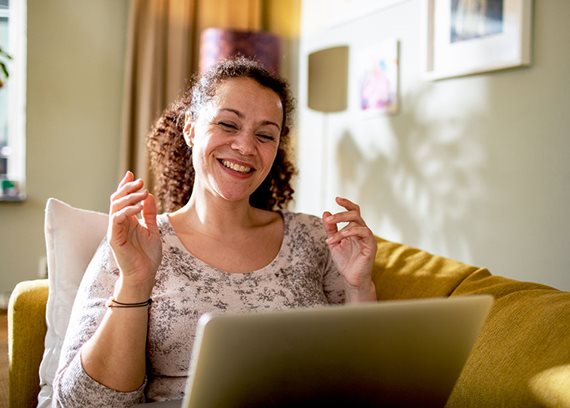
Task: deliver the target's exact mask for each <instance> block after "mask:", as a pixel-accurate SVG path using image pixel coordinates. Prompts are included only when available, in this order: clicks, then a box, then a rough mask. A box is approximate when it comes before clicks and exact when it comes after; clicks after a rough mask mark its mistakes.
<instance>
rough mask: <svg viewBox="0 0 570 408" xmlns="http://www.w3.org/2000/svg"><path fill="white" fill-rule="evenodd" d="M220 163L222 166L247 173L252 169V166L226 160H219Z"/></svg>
mask: <svg viewBox="0 0 570 408" xmlns="http://www.w3.org/2000/svg"><path fill="white" fill-rule="evenodd" d="M220 163H222V165H223V166H224V167H227V168H228V169H231V170H233V171H237V172H238V173H242V174H249V173H251V172H252V171H253V168H252V167H247V166H242V165H241V164H237V163H232V162H231V161H228V160H220Z"/></svg>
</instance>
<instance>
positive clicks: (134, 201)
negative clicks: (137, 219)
mask: <svg viewBox="0 0 570 408" xmlns="http://www.w3.org/2000/svg"><path fill="white" fill-rule="evenodd" d="M143 186H144V182H143V180H141V179H136V180H135V179H134V174H133V173H131V172H130V171H129V172H127V174H125V176H124V177H123V179H122V180H121V182H120V183H119V185H118V187H117V190H116V191H115V192H114V193H113V194H111V199H110V201H111V202H110V212H111V214H114V213H117V212H118V211H121V210H123V209H126V208H128V207H132V208H131V209H130V210H129V212H132V211H134V210H135V208H136V209H138V211H140V210H141V209H142V202H143V201H144V200H145V199H146V198H147V197H148V191H147V190H143V189H142V188H143ZM138 211H137V212H138ZM135 213H136V212H135Z"/></svg>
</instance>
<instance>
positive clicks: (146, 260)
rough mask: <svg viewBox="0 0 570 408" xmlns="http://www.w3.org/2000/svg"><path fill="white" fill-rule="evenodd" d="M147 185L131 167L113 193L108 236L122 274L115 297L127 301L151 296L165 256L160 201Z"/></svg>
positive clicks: (140, 299) (142, 299) (145, 298)
mask: <svg viewBox="0 0 570 408" xmlns="http://www.w3.org/2000/svg"><path fill="white" fill-rule="evenodd" d="M143 187H144V181H143V180H141V179H136V180H135V176H134V174H133V173H132V172H130V171H128V172H127V173H126V174H125V176H124V177H123V179H122V180H121V182H120V183H119V186H118V187H117V190H116V191H115V192H114V193H113V194H112V195H111V205H110V211H109V227H108V230H107V239H108V241H109V245H110V246H111V249H112V250H113V255H114V257H115V261H116V262H117V265H118V267H119V270H120V274H121V275H120V278H119V281H118V282H117V286H116V287H115V297H116V298H117V299H118V300H120V301H123V302H137V301H144V300H147V299H148V298H149V297H150V293H151V292H152V288H153V286H154V278H155V275H156V271H157V270H158V267H159V265H160V261H161V260H162V244H161V240H160V231H159V229H158V226H157V223H156V216H157V209H156V202H155V200H154V197H153V196H152V194H150V193H149V192H148V191H147V190H144V189H143ZM139 214H141V215H142V216H141V217H140V218H139V217H137V216H138V215H139Z"/></svg>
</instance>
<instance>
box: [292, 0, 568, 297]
mask: <svg viewBox="0 0 570 408" xmlns="http://www.w3.org/2000/svg"><path fill="white" fill-rule="evenodd" d="M421 1H422V0H383V1H370V0H359V1H356V0H352V1H350V0H349V1H346V0H344V1H343V0H305V1H303V8H302V16H303V20H302V37H301V43H300V57H299V58H300V75H299V83H300V89H301V90H303V89H307V56H308V54H309V53H311V52H312V51H315V50H318V49H321V48H325V47H329V46H334V45H339V44H346V45H348V46H349V47H350V52H351V57H350V58H351V65H350V67H349V75H350V73H352V75H354V65H353V61H352V59H353V57H352V55H353V54H354V53H355V52H357V51H358V50H359V49H362V48H363V47H368V46H370V45H373V44H375V43H378V44H380V43H381V42H382V41H383V40H385V39H388V38H394V37H395V38H397V39H399V41H400V97H401V109H400V113H399V114H397V115H394V116H377V117H374V118H363V117H362V116H361V115H359V113H358V112H357V109H356V106H355V98H354V96H355V95H354V86H352V87H351V88H350V94H349V98H350V99H349V101H350V103H349V107H348V109H347V110H346V111H344V112H341V113H332V114H327V115H326V116H325V115H324V114H322V113H318V112H314V111H311V110H309V109H308V108H307V107H306V106H307V95H306V92H301V93H300V94H299V96H298V99H299V104H300V106H299V141H298V143H299V147H298V149H299V151H298V156H299V173H300V175H299V179H298V185H297V195H296V210H300V211H306V212H310V213H314V214H320V213H321V212H322V211H323V210H324V209H335V208H336V206H335V205H334V196H335V195H345V196H347V197H348V198H351V199H354V200H356V201H357V202H359V203H360V205H361V207H362V211H363V214H364V216H365V218H366V220H367V222H368V224H369V225H370V226H371V227H372V229H373V230H374V232H375V233H376V234H378V235H380V236H383V237H384V238H387V239H390V240H395V241H399V242H405V243H407V244H410V245H414V246H418V247H421V248H423V249H426V250H428V251H430V252H433V253H437V254H440V255H444V256H448V257H452V258H455V259H458V260H461V261H463V262H467V263H471V264H475V265H479V266H485V267H488V268H489V269H490V270H491V272H493V273H494V274H496V275H502V276H508V277H512V278H515V279H520V280H530V281H536V282H540V283H545V284H549V285H553V286H556V287H558V288H560V289H565V290H570V273H569V271H568V269H569V266H570V245H569V243H570V239H569V238H568V231H570V216H569V212H568V203H569V202H570V188H569V185H568V181H569V180H570V160H569V159H570V79H569V78H570V70H569V69H568V67H569V66H570V52H568V49H567V46H566V44H568V43H569V42H570V26H569V25H568V24H567V22H568V20H569V19H570V2H568V1H567V0H549V1H542V0H539V1H535V4H534V10H533V14H534V16H533V25H534V38H533V63H532V65H531V66H530V67H526V68H516V69H510V70H505V71H497V72H492V73H485V74H478V75H472V76H467V77H463V78H455V79H446V80H441V81H436V82H430V81H426V80H424V79H423V77H422V75H421V70H422V64H423V60H422V52H421V50H422V47H421V44H422V43H421V40H422V35H423V33H422V31H421V28H422V15H421V9H422V8H421ZM382 6H386V7H384V8H383V7H382ZM357 7H358V8H357ZM325 129H326V130H325Z"/></svg>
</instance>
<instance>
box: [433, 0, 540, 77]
mask: <svg viewBox="0 0 570 408" xmlns="http://www.w3.org/2000/svg"><path fill="white" fill-rule="evenodd" d="M423 8H424V9H423V19H424V30H422V33H423V35H424V40H425V41H424V48H425V69H424V74H425V77H426V78H427V79H430V80H436V79H442V78H450V77H458V76H465V75H472V74H477V73H482V72H489V71H495V70H501V69H507V68H513V67H518V66H528V65H530V63H531V36H532V0H423Z"/></svg>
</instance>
